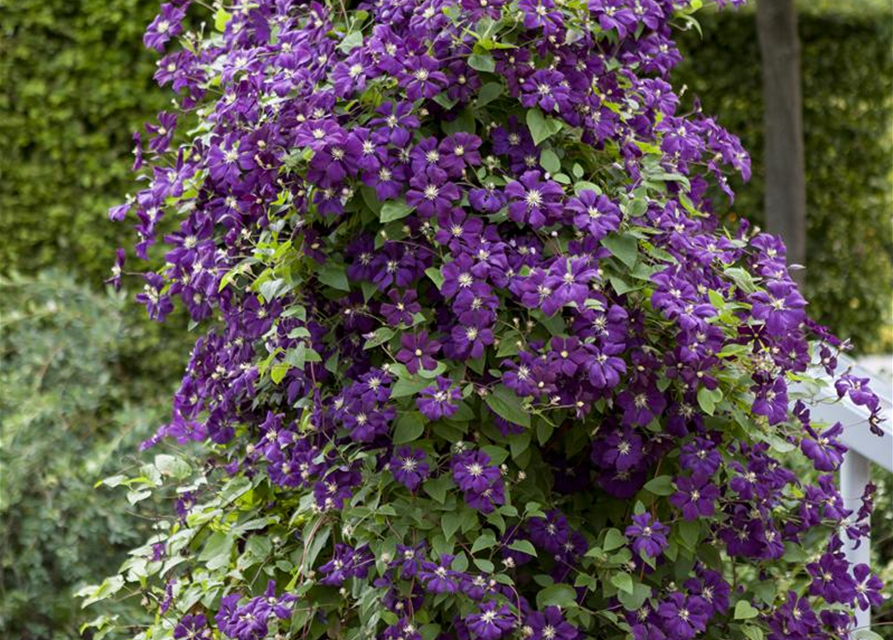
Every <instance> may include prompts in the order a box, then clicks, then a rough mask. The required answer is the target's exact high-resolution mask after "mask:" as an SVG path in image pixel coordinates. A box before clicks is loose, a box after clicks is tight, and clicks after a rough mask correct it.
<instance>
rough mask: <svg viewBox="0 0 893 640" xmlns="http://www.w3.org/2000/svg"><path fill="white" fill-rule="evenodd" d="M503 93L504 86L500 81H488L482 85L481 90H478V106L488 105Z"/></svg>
mask: <svg viewBox="0 0 893 640" xmlns="http://www.w3.org/2000/svg"><path fill="white" fill-rule="evenodd" d="M502 93H503V86H502V83H500V82H488V83H487V84H485V85H484V86H483V87H481V90H480V92H478V106H479V107H483V106H484V105H488V104H490V103H491V102H493V101H494V100H496V98H498V97H499V96H501V95H502Z"/></svg>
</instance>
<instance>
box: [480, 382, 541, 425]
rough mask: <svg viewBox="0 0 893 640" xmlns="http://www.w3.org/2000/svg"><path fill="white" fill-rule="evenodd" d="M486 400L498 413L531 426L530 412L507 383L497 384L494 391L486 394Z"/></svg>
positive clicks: (512, 420)
mask: <svg viewBox="0 0 893 640" xmlns="http://www.w3.org/2000/svg"><path fill="white" fill-rule="evenodd" d="M484 401H485V402H486V403H487V406H488V407H490V408H491V409H493V411H495V412H496V415H498V416H500V417H502V418H504V419H506V420H508V421H509V422H512V423H514V424H519V425H521V426H522V427H529V426H530V414H529V413H527V412H525V411H524V409H523V408H522V407H521V398H519V397H518V395H517V394H516V393H515V392H514V391H512V390H511V389H509V388H508V387H506V386H505V385H502V384H500V385H497V386H496V388H495V389H493V391H492V392H490V393H489V394H487V395H486V396H484Z"/></svg>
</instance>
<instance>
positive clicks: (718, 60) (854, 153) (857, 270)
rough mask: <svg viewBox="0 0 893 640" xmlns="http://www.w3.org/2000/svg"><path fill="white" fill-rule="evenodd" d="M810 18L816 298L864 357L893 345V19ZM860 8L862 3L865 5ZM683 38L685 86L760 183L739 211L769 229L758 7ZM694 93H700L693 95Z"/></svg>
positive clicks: (806, 24) (866, 10)
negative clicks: (739, 149) (745, 155)
mask: <svg viewBox="0 0 893 640" xmlns="http://www.w3.org/2000/svg"><path fill="white" fill-rule="evenodd" d="M839 4H840V11H837V12H835V11H836V9H832V8H827V7H826V8H825V9H824V10H822V11H817V10H816V9H815V8H813V9H809V10H805V11H801V14H800V37H801V44H802V61H803V67H802V74H803V85H804V86H803V98H804V132H805V137H806V172H807V218H808V220H807V225H808V229H807V272H806V290H807V299H808V300H809V301H810V306H811V309H812V314H813V316H814V317H816V318H817V319H818V320H820V321H822V322H824V323H825V324H827V325H829V326H831V327H832V328H833V329H834V330H835V332H836V333H837V334H838V335H840V336H841V337H851V338H852V339H853V341H854V343H855V344H856V346H857V348H859V349H860V350H863V351H866V350H869V351H870V350H880V349H890V348H891V343H890V337H891V336H890V334H889V333H886V335H885V334H884V328H885V327H884V325H886V328H887V331H888V332H889V326H890V322H891V318H890V315H891V309H893V286H891V285H893V228H891V211H893V199H891V172H893V138H891V131H890V126H891V117H893V55H891V51H893V15H891V13H890V12H889V7H887V8H886V9H884V8H882V7H875V6H874V5H872V4H871V3H867V4H866V3H861V4H862V10H858V11H857V10H855V9H854V7H851V6H848V3H839ZM857 8H858V7H857ZM701 25H702V28H703V38H702V37H701V36H700V35H699V34H698V33H697V32H695V31H692V32H690V33H688V34H687V35H686V37H684V38H682V39H681V41H680V46H681V47H682V49H683V55H684V56H685V58H686V60H685V62H684V63H683V64H682V65H681V66H680V67H679V68H678V70H677V72H676V79H677V80H678V81H679V82H681V83H685V84H686V85H687V86H688V89H689V92H690V93H691V94H694V95H697V96H698V97H699V98H700V99H701V102H702V104H703V106H704V110H705V111H706V112H708V113H714V114H717V116H718V118H719V121H720V122H721V123H722V124H723V125H724V126H726V127H727V128H728V129H729V130H730V131H732V132H734V133H736V134H738V135H740V136H741V138H742V141H743V142H744V146H745V148H747V149H749V150H750V152H751V154H752V157H753V161H754V177H753V180H752V181H751V182H750V183H749V184H747V185H743V184H741V183H740V182H739V183H736V184H735V185H734V187H735V188H736V191H737V192H738V198H737V200H736V202H735V206H734V211H735V212H736V213H738V214H740V215H742V216H746V217H748V218H750V219H752V220H754V221H756V222H759V220H760V218H761V216H762V202H763V164H762V161H761V157H760V155H761V149H762V144H763V141H762V93H761V85H760V82H761V70H760V52H759V45H758V41H757V33H756V24H755V15H754V13H753V12H752V11H742V12H737V13H736V12H722V13H720V14H712V13H708V14H705V15H704V16H703V17H702V19H701ZM689 97H690V96H689Z"/></svg>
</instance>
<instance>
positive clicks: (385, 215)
mask: <svg viewBox="0 0 893 640" xmlns="http://www.w3.org/2000/svg"><path fill="white" fill-rule="evenodd" d="M410 213H412V207H410V206H409V205H408V204H406V201H405V200H402V199H401V200H388V201H387V202H385V203H384V204H383V205H381V213H380V214H378V218H379V220H381V222H382V224H385V223H388V222H393V221H394V220H401V219H402V218H405V217H406V216H408V215H409V214H410Z"/></svg>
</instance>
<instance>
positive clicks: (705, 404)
mask: <svg viewBox="0 0 893 640" xmlns="http://www.w3.org/2000/svg"><path fill="white" fill-rule="evenodd" d="M721 400H722V391H721V390H720V389H718V388H717V389H713V390H712V391H711V390H710V389H708V388H707V387H701V388H700V389H698V404H699V405H700V406H701V409H703V410H704V413H706V414H707V415H710V416H712V415H713V413H714V411H716V405H718V404H719V403H720V401H721Z"/></svg>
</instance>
